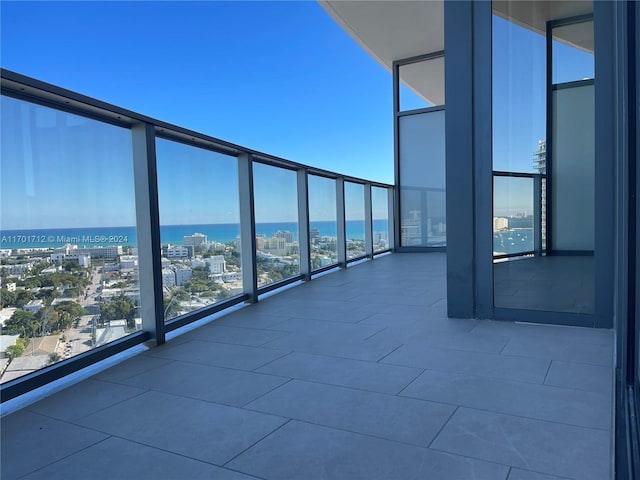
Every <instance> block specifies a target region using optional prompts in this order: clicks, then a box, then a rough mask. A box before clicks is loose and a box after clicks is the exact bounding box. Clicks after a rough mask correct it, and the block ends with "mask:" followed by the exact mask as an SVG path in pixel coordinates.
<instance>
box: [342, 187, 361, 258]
mask: <svg viewBox="0 0 640 480" xmlns="http://www.w3.org/2000/svg"><path fill="white" fill-rule="evenodd" d="M344 218H345V223H346V225H345V233H346V237H347V260H351V259H352V258H357V257H363V256H364V255H366V250H365V245H364V185H361V184H359V183H352V182H344Z"/></svg>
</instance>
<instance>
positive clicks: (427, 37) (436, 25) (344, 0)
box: [318, 0, 593, 104]
mask: <svg viewBox="0 0 640 480" xmlns="http://www.w3.org/2000/svg"><path fill="white" fill-rule="evenodd" d="M318 2H319V3H320V5H321V6H322V7H323V8H324V9H325V11H326V12H327V13H328V14H329V15H330V16H331V17H332V18H333V19H334V20H335V21H336V22H337V23H338V24H339V25H340V26H341V27H342V28H343V29H344V30H345V31H346V32H347V33H349V35H351V37H353V39H354V40H355V41H356V42H358V44H360V45H361V46H362V48H364V49H365V50H366V51H367V52H368V53H369V54H370V55H371V56H372V57H373V58H375V59H376V60H377V61H378V63H380V65H382V66H383V67H384V68H385V69H387V71H391V69H392V65H393V62H394V61H398V60H403V59H406V58H411V57H415V56H419V55H424V54H428V53H433V52H437V51H440V50H444V49H445V46H444V1H443V0H433V1H431V0H429V1H406V0H381V1H366V0H365V1H358V0H318ZM493 11H494V13H495V14H496V15H499V16H500V17H502V18H505V19H507V20H509V21H512V22H513V23H516V24H518V25H520V26H523V27H525V28H528V29H530V30H533V31H536V32H538V33H540V34H544V31H545V27H546V22H547V21H549V20H558V19H564V18H569V17H574V16H579V15H584V14H589V13H591V12H593V2H592V1H591V0H586V1H585V0H569V1H528V0H522V1H507V0H494V1H493ZM587 28H588V27H587ZM585 30H586V29H585V28H583V27H581V26H579V25H575V26H572V27H571V28H569V27H566V28H563V29H562V36H566V37H565V38H562V36H558V40H560V41H562V42H564V43H568V44H571V45H574V46H576V47H578V48H580V49H582V50H586V51H593V34H591V35H589V34H588V32H586V34H585ZM430 62H434V63H433V64H432V66H430V67H429V66H425V67H423V68H422V69H421V68H420V67H418V66H417V65H416V67H414V68H406V69H403V70H405V72H401V79H402V81H403V83H405V84H406V85H407V86H408V87H409V88H410V89H411V90H413V91H414V92H416V93H417V94H418V95H420V96H421V97H423V98H424V99H425V100H427V101H429V102H430V103H432V104H440V103H442V101H441V100H442V99H443V98H444V84H443V81H442V80H441V79H442V78H444V62H442V61H440V65H441V67H436V65H435V60H430Z"/></svg>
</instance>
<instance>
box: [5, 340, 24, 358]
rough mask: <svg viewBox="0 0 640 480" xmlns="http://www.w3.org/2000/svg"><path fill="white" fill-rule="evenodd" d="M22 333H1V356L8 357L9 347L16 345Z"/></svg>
mask: <svg viewBox="0 0 640 480" xmlns="http://www.w3.org/2000/svg"><path fill="white" fill-rule="evenodd" d="M18 338H20V335H0V358H6V356H7V354H6V352H7V348H9V347H10V346H11V345H15V344H16V342H17V341H18Z"/></svg>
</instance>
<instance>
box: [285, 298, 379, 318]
mask: <svg viewBox="0 0 640 480" xmlns="http://www.w3.org/2000/svg"><path fill="white" fill-rule="evenodd" d="M279 300H280V302H279V305H278V307H277V308H276V311H277V312H278V313H279V314H280V315H287V316H291V317H301V316H303V317H304V318H310V319H314V320H330V321H333V322H344V323H355V322H359V321H360V320H363V319H365V318H367V317H369V316H370V315H371V313H372V312H371V310H370V309H367V308H363V307H362V303H361V302H358V301H357V300H356V299H354V301H347V302H343V301H335V300H326V299H316V300H310V299H300V300H289V301H285V300H284V299H279Z"/></svg>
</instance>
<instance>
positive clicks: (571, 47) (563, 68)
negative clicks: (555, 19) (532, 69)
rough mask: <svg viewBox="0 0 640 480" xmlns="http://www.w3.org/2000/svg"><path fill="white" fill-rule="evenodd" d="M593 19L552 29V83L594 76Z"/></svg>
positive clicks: (574, 80)
mask: <svg viewBox="0 0 640 480" xmlns="http://www.w3.org/2000/svg"><path fill="white" fill-rule="evenodd" d="M593 40H594V37H593V21H589V22H580V23H572V24H570V25H563V26H561V27H554V29H553V83H554V84H558V83H566V82H576V81H580V80H587V79H592V78H594V77H595V74H594V72H595V62H594V57H593Z"/></svg>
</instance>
